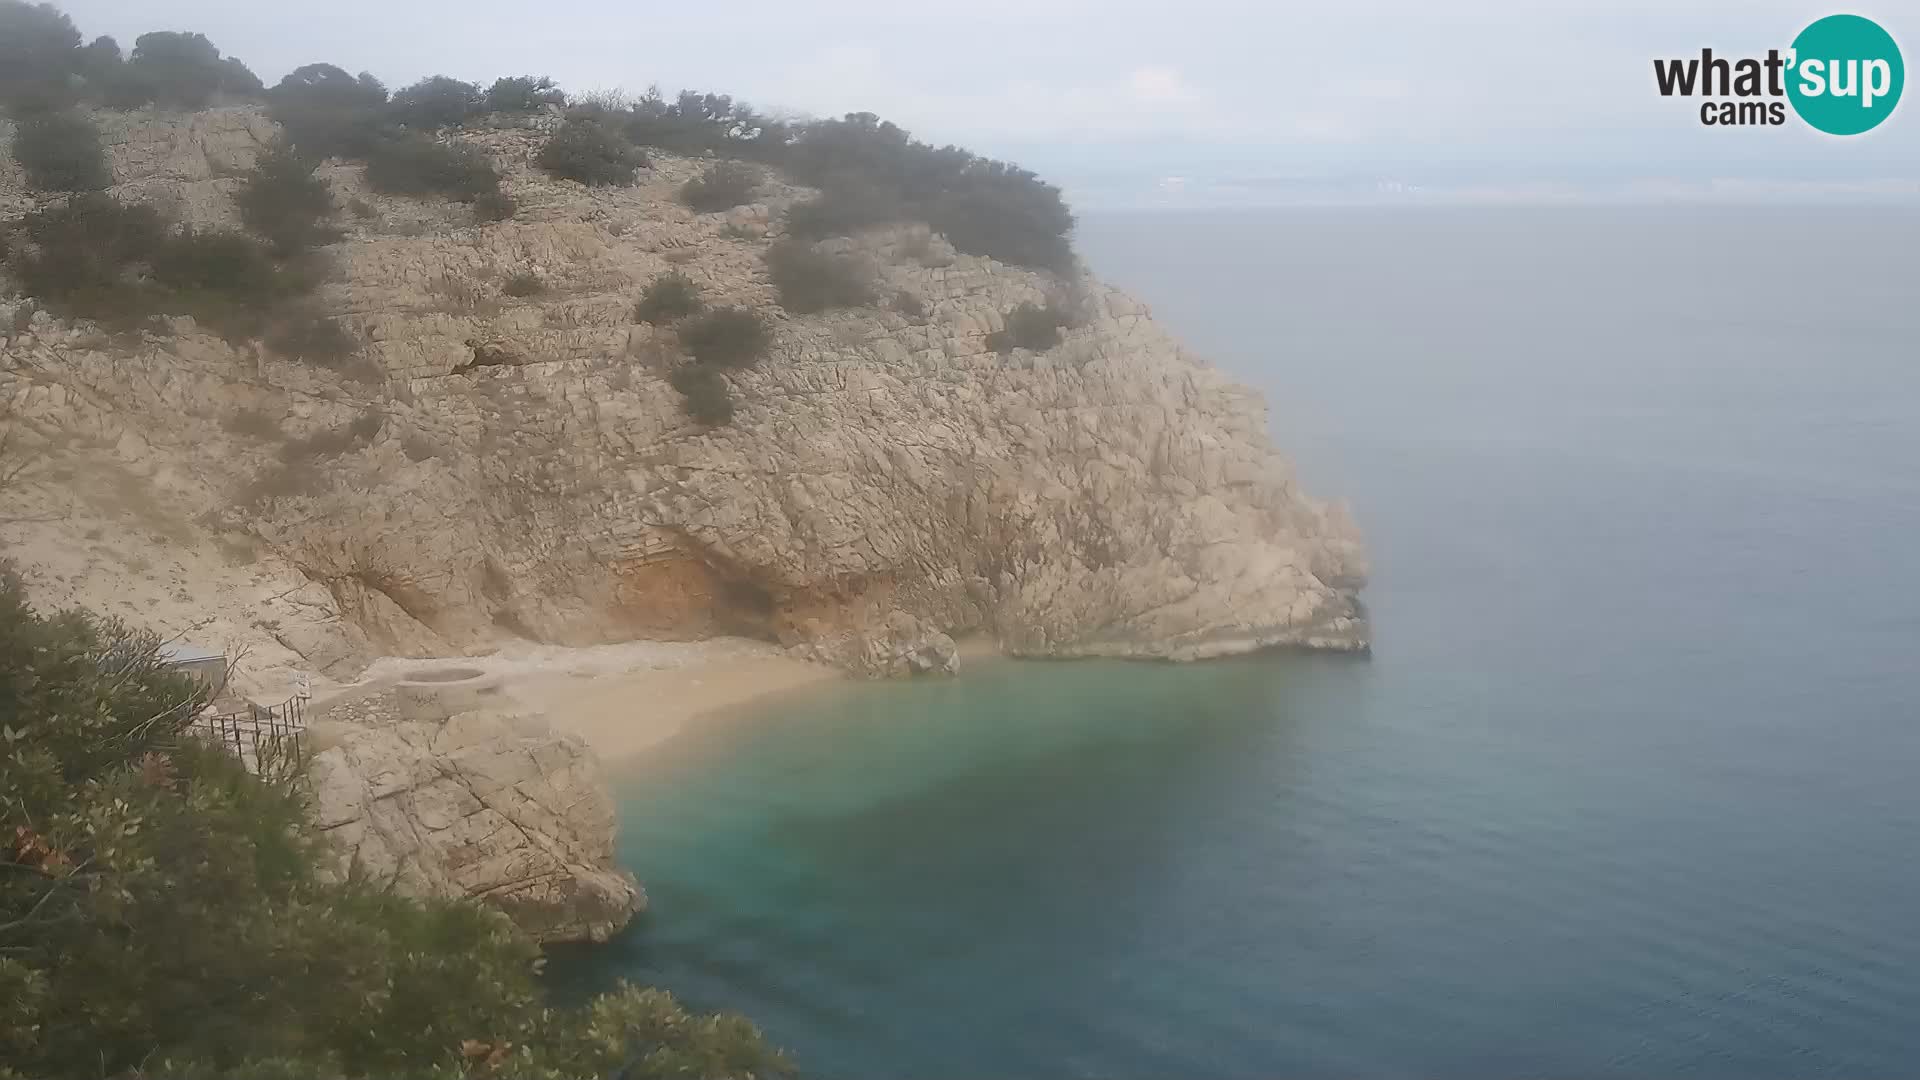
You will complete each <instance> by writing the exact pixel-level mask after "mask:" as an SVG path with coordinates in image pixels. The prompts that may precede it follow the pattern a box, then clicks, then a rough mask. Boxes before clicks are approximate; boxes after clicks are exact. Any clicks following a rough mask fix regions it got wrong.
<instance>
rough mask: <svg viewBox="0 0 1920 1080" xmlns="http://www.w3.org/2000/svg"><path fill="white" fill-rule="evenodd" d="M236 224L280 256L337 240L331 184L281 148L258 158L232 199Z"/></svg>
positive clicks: (304, 160)
mask: <svg viewBox="0 0 1920 1080" xmlns="http://www.w3.org/2000/svg"><path fill="white" fill-rule="evenodd" d="M234 202H235V203H236V204H237V205H238V206H239V208H240V219H241V220H242V221H244V222H246V224H247V227H248V228H249V229H252V230H253V231H254V232H256V233H259V234H260V235H261V236H264V237H266V238H267V239H268V240H269V241H270V242H271V243H272V244H273V247H274V250H275V251H276V252H278V253H279V254H280V255H282V256H283V257H284V256H291V255H298V254H300V253H302V252H305V251H308V250H310V249H312V248H315V247H319V246H321V245H323V244H330V243H333V242H334V241H335V240H338V239H339V238H340V231H339V230H338V229H335V228H333V227H332V226H331V225H330V224H329V222H330V221H331V220H332V218H333V216H334V213H335V211H334V206H333V185H332V184H330V183H328V182H327V181H325V180H322V179H320V178H319V177H317V176H315V175H313V164H312V162H311V161H309V160H307V159H305V158H303V157H301V156H300V155H299V154H297V153H295V152H294V151H293V148H292V147H290V146H288V145H286V144H284V143H282V144H279V145H276V146H273V147H271V148H269V149H268V150H267V151H266V152H265V153H263V154H261V155H260V158H259V160H258V161H256V162H255V163H254V166H253V169H252V170H251V171H250V172H248V173H247V176H246V179H245V180H243V181H242V182H241V185H240V191H239V192H238V194H236V195H235V196H234Z"/></svg>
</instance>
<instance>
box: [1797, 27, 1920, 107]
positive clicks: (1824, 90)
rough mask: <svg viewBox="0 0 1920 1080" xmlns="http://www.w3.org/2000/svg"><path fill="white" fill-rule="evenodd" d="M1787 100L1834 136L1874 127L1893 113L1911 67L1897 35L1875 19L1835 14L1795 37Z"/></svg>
mask: <svg viewBox="0 0 1920 1080" xmlns="http://www.w3.org/2000/svg"><path fill="white" fill-rule="evenodd" d="M1790 64H1791V65H1792V66H1791V68H1790V69H1789V72H1788V76H1787V100H1789V101H1791V102H1792V103H1793V111H1794V112H1797V113H1799V114H1800V119H1802V120H1805V121H1806V122H1807V123H1809V124H1811V125H1813V126H1814V127H1815V128H1818V129H1819V130H1821V131H1824V132H1826V133H1827V134H1829V135H1858V134H1860V133H1861V132H1863V131H1871V130H1873V129H1874V128H1876V127H1878V126H1879V125H1880V122H1881V121H1882V120H1885V119H1886V118H1887V117H1888V116H1889V115H1891V114H1892V113H1893V107H1894V106H1895V105H1898V104H1899V103H1900V91H1901V89H1902V88H1903V87H1905V86H1906V83H1907V68H1906V65H1905V64H1904V63H1902V62H1901V60H1900V46H1898V45H1896V44H1894V41H1893V35H1892V34H1889V33H1887V32H1886V31H1885V30H1883V29H1881V28H1880V24H1879V23H1877V22H1874V21H1873V20H1872V19H1866V18H1862V17H1860V16H1858V15H1829V16H1827V17H1826V18H1824V19H1821V20H1820V21H1818V22H1816V23H1814V24H1813V25H1811V26H1809V27H1807V28H1806V29H1805V30H1802V31H1800V36H1799V37H1797V38H1794V39H1793V59H1792V60H1791V61H1790Z"/></svg>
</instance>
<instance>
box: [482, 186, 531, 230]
mask: <svg viewBox="0 0 1920 1080" xmlns="http://www.w3.org/2000/svg"><path fill="white" fill-rule="evenodd" d="M519 212H520V203H519V202H518V201H517V200H515V199H514V197H513V196H511V195H509V194H507V193H506V192H504V191H501V190H499V189H498V188H496V189H494V190H493V191H483V192H481V193H480V194H479V195H478V196H476V197H475V198H474V200H473V217H474V220H476V221H479V222H481V223H483V224H484V223H487V222H494V221H506V220H508V219H509V218H511V217H513V215H515V214H517V213H519Z"/></svg>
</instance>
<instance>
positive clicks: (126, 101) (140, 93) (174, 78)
mask: <svg viewBox="0 0 1920 1080" xmlns="http://www.w3.org/2000/svg"><path fill="white" fill-rule="evenodd" d="M113 78H114V85H113V86H112V87H111V88H110V89H109V91H108V94H109V97H110V98H112V99H113V100H112V104H114V105H117V106H121V107H125V106H128V105H145V104H149V103H152V104H158V105H161V106H163V107H166V108H176V109H204V108H206V107H207V106H208V105H210V104H212V102H213V100H214V98H216V97H221V96H225V97H257V96H259V94H260V92H261V90H262V89H263V88H262V87H261V85H260V79H259V78H258V77H257V76H255V75H254V73H253V72H251V71H249V70H247V66H246V65H245V64H243V63H241V62H240V61H239V60H237V59H235V58H233V57H226V58H222V57H221V55H220V50H219V49H217V48H215V47H214V44H213V42H211V41H208V40H207V37H206V35H204V34H190V33H177V32H174V31H170V30H161V31H156V32H154V33H151V34H141V35H140V36H139V37H138V38H136V39H134V42H133V53H132V55H130V56H128V57H127V62H126V63H125V64H123V65H121V66H120V68H119V69H117V70H116V71H115V73H114V76H113Z"/></svg>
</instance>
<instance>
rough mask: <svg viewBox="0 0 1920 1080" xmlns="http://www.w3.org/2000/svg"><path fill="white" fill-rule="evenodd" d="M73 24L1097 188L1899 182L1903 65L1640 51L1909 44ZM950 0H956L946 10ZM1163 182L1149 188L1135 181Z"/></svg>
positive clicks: (193, 0) (1323, 11)
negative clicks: (1759, 69) (1699, 84)
mask: <svg viewBox="0 0 1920 1080" xmlns="http://www.w3.org/2000/svg"><path fill="white" fill-rule="evenodd" d="M62 6H64V7H65V8H66V10H67V11H68V12H69V13H70V14H71V15H72V16H73V17H74V20H75V21H76V22H77V23H79V24H80V28H81V30H82V32H83V33H85V34H87V35H88V36H89V37H91V36H93V35H96V34H101V33H108V34H112V35H114V36H115V37H116V38H118V39H119V40H120V42H121V45H122V46H123V47H127V48H130V47H131V46H132V42H133V39H134V38H135V37H136V36H138V35H139V34H140V33H142V32H144V31H147V30H156V29H179V30H198V31H201V32H203V33H205V34H207V35H208V36H209V37H211V38H212V39H213V40H214V42H215V43H216V44H218V45H219V46H220V47H221V48H222V50H224V51H225V52H227V53H229V54H232V55H236V56H239V57H240V58H241V59H242V60H243V61H245V62H246V63H247V64H248V65H249V66H251V67H252V68H253V69H254V71H255V72H256V73H258V74H259V75H260V76H261V78H263V79H264V80H266V81H267V83H268V84H269V85H271V84H272V83H273V82H275V81H276V80H277V79H278V78H279V77H280V76H281V75H283V74H285V73H286V72H287V71H288V70H289V69H291V68H293V67H296V66H298V65H300V64H303V63H308V62H312V61H316V60H324V61H328V62H331V63H335V64H338V65H340V66H341V67H344V68H346V69H348V70H349V71H356V72H357V71H361V70H368V71H372V72H373V73H374V74H376V75H378V76H379V77H380V78H382V79H383V80H385V81H386V82H387V83H388V84H389V85H390V86H394V87H398V86H400V85H403V84H405V83H407V82H411V81H413V80H414V79H417V78H419V77H421V76H423V75H428V74H442V73H444V74H448V75H454V76H457V77H459V78H463V79H470V80H474V81H485V80H490V79H492V78H493V77H495V76H497V75H501V74H513V73H537V74H551V75H553V76H554V77H555V78H556V79H558V80H560V82H561V83H562V84H563V85H565V86H566V87H568V88H569V89H575V90H577V89H585V88H596V87H597V88H611V87H623V88H626V89H628V90H632V91H639V90H642V89H644V88H645V87H646V86H647V85H648V84H649V83H659V84H660V85H662V86H663V87H665V88H667V89H668V90H669V91H672V90H674V89H678V88H680V87H683V86H688V87H697V88H701V89H714V90H719V91H723V92H728V93H732V94H734V95H735V96H736V97H740V98H744V99H746V100H748V101H751V102H753V103H754V104H756V105H760V106H765V107H778V108H784V109H790V110H795V111H802V112H807V113H812V114H817V115H834V114H838V113H842V112H847V111H852V110H862V109H864V110H869V111H873V112H877V113H879V114H881V115H882V116H885V117H887V118H889V119H894V120H896V121H897V122H899V123H901V124H902V125H903V126H906V127H908V128H909V129H911V130H913V131H914V132H915V133H916V134H918V135H920V136H921V137H923V138H926V139H928V140H929V141H935V142H958V143H961V144H963V145H967V146H970V147H972V148H975V149H978V150H982V151H984V152H988V153H992V154H994V155H996V156H1004V157H1009V158H1013V159H1015V160H1018V161H1021V162H1023V163H1025V164H1028V165H1030V166H1032V167H1034V168H1037V169H1039V170H1040V171H1042V172H1043V173H1045V174H1047V175H1048V176H1049V177H1051V178H1054V179H1057V180H1059V181H1061V182H1062V183H1064V184H1065V185H1066V186H1068V188H1069V189H1070V191H1074V192H1076V193H1078V194H1080V195H1081V197H1082V198H1083V200H1084V199H1087V198H1092V199H1094V200H1095V201H1099V200H1102V199H1109V200H1114V201H1139V200H1142V199H1147V200H1150V199H1152V198H1156V197H1177V194H1178V193H1179V192H1180V191H1182V190H1183V189H1184V190H1186V191H1188V192H1190V193H1191V192H1198V191H1203V190H1218V189H1221V188H1232V189H1233V190H1234V191H1236V192H1237V193H1238V195H1239V196H1241V197H1247V198H1264V197H1274V198H1287V197H1306V198H1317V197H1323V196H1326V195H1329V194H1334V195H1336V196H1337V194H1338V193H1340V192H1343V191H1344V192H1361V193H1378V192H1382V191H1386V192H1390V193H1391V192H1396V191H1400V190H1403V189H1405V188H1409V187H1411V188H1422V189H1444V190H1448V191H1456V192H1457V191H1461V190H1472V191H1477V192H1480V193H1483V194H1485V195H1487V196H1489V197H1497V196H1501V195H1506V194H1512V193H1516V192H1517V193H1522V194H1527V195H1529V196H1530V197H1539V196H1542V195H1545V196H1555V195H1557V194H1562V193H1584V194H1588V195H1592V194H1596V193H1598V194H1607V193H1618V192H1621V191H1623V190H1624V191H1632V192H1639V193H1646V192H1674V193H1695V192H1700V191H1703V190H1710V189H1711V190H1718V191H1721V192H1729V191H1731V192H1736V193H1744V194H1754V193H1760V194H1764V193H1766V192H1769V191H1773V190H1779V189H1782V188H1783V187H1784V188H1786V189H1789V190H1804V189H1806V188H1807V187H1808V186H1814V187H1818V188H1822V189H1832V188H1840V189H1846V190H1854V189H1864V190H1869V191H1885V190H1893V191H1899V192H1906V193H1908V194H1914V195H1920V92H1915V93H1913V94H1909V95H1908V97H1909V98H1913V99H1916V100H1910V101H1907V102H1905V103H1903V104H1902V105H1901V106H1900V108H1899V110H1898V111H1897V112H1896V113H1895V114H1894V116H1893V117H1892V118H1891V119H1889V120H1888V121H1887V122H1886V123H1884V124H1882V125H1881V126H1880V128H1878V129H1877V130H1876V131H1874V132H1873V133H1871V134H1869V135H1866V136H1861V137H1855V138H1852V139H1846V140H1841V139H1832V138H1827V137H1823V136H1819V135H1816V134H1814V133H1812V132H1811V131H1810V130H1808V129H1806V128H1804V127H1802V126H1800V125H1799V124H1798V123H1797V122H1791V123H1789V125H1788V126H1786V127H1783V128H1768V127H1759V128H1734V129H1716V128H1707V127H1702V126H1701V125H1700V123H1699V119H1698V116H1697V111H1696V110H1697V103H1693V104H1689V103H1688V102H1686V101H1682V100H1678V99H1672V100H1663V99H1661V98H1660V97H1659V96H1658V94H1657V93H1655V91H1654V89H1653V77H1652V66H1651V61H1652V59H1653V58H1654V57H1656V56H1663V57H1664V56H1685V55H1688V54H1693V55H1697V54H1698V52H1699V50H1700V49H1701V47H1702V46H1712V47H1713V48H1714V49H1715V51H1716V52H1719V53H1723V54H1732V55H1757V54H1763V53H1764V52H1765V50H1766V49H1767V48H1769V47H1780V48H1784V47H1786V46H1787V45H1788V44H1789V43H1790V42H1791V40H1792V38H1793V36H1794V35H1795V34H1796V33H1797V32H1798V31H1799V30H1800V29H1801V28H1802V27H1803V26H1805V25H1806V24H1807V23H1809V22H1811V21H1812V20H1813V19H1815V18H1818V17H1820V16H1821V15H1825V14H1830V13H1832V12H1833V11H1835V10H1853V11H1856V12H1858V13H1860V14H1865V15H1868V16H1870V17H1872V18H1875V19H1877V20H1878V21H1879V22H1880V23H1881V24H1882V25H1883V26H1885V27H1887V29H1888V30H1889V31H1890V32H1891V33H1892V34H1893V35H1894V37H1895V38H1896V39H1897V40H1899V41H1900V42H1902V44H1903V46H1904V48H1905V51H1906V54H1907V55H1906V59H1907V62H1908V64H1909V66H1913V65H1914V64H1915V62H1916V61H1920V0H1872V2H1871V3H1869V4H1867V5H1866V6H1863V7H1857V8H1839V9H1836V8H1825V7H1817V6H1809V5H1808V4H1806V3H1796V2H1788V0H1667V2H1660V0H1560V2H1553V0H1452V2H1434V0H1334V2H1323V3H1316V4H1284V3H1229V2H1223V0H1155V2H1145V0H966V3H964V4H946V5H937V6H936V5H924V4H914V3H910V2H882V0H777V2H776V0H731V2H725V3H718V4H711V5H709V4H704V3H697V2H691V0H689V2H681V3H657V2H656V3H648V2H645V0H547V2H529V0H515V2H511V3H509V2H506V0H459V2H454V0H325V2H323V3H311V4H298V5H281V4H274V3H264V2H254V3H245V4H242V3H235V2H232V0H70V2H68V3H65V4H64V5H62ZM962 12H964V13H965V15H966V17H965V18H962V17H961V13H962ZM1156 193H1159V194H1156Z"/></svg>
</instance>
